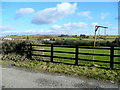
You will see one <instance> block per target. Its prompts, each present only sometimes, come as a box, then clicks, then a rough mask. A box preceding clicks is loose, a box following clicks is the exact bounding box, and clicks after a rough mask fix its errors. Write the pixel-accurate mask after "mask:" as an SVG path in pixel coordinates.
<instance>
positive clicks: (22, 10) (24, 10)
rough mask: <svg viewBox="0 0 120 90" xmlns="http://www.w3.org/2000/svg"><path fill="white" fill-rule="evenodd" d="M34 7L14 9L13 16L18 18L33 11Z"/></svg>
mask: <svg viewBox="0 0 120 90" xmlns="http://www.w3.org/2000/svg"><path fill="white" fill-rule="evenodd" d="M34 11H35V10H34V9H32V8H20V9H19V10H17V11H16V17H15V18H20V17H23V16H26V15H29V14H31V13H34Z"/></svg>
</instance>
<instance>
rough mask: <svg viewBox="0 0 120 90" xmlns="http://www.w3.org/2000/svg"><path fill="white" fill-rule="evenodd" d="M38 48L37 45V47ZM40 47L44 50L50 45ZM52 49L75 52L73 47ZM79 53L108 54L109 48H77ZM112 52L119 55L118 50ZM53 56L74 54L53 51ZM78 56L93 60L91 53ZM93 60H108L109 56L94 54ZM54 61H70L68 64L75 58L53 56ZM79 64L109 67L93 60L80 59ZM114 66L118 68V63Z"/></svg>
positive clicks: (48, 53) (116, 60)
mask: <svg viewBox="0 0 120 90" xmlns="http://www.w3.org/2000/svg"><path fill="white" fill-rule="evenodd" d="M38 48H39V47H37V49H38ZM42 48H44V50H50V47H42ZM103 48H104V47H103ZM54 51H64V52H75V48H63V47H54ZM33 53H39V52H33ZM79 53H95V54H106V55H110V50H104V49H96V50H95V51H94V49H83V48H79ZM114 54H115V55H119V54H118V50H115V52H114ZM44 55H49V56H50V52H44ZM54 56H60V57H70V58H75V54H68V53H54ZM79 58H80V59H90V60H93V55H82V54H79ZM46 59H47V60H50V58H46ZM94 60H100V61H110V57H109V56H94ZM54 61H59V62H64V63H70V64H74V63H75V60H72V59H71V60H70V59H60V58H54ZM118 61H119V60H118V58H117V57H115V58H114V62H118ZM79 64H82V65H91V64H96V65H98V66H102V67H108V68H109V67H110V64H109V63H102V62H93V61H91V62H90V61H80V60H79ZM114 68H120V67H118V64H116V65H114Z"/></svg>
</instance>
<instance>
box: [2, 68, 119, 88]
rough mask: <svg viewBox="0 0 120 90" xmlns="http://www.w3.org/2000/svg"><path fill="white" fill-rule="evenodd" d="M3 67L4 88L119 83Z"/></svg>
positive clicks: (89, 85) (91, 86) (116, 86)
mask: <svg viewBox="0 0 120 90" xmlns="http://www.w3.org/2000/svg"><path fill="white" fill-rule="evenodd" d="M0 68H2V88H118V84H117V83H111V82H105V81H104V82H103V81H98V80H95V79H88V78H85V77H79V78H77V77H72V76H67V75H61V74H49V73H45V72H41V71H32V70H24V69H19V68H13V67H12V68H11V67H1V66H0Z"/></svg>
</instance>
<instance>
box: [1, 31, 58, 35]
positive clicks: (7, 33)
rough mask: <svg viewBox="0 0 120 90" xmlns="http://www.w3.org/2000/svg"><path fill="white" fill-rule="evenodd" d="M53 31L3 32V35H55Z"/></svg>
mask: <svg viewBox="0 0 120 90" xmlns="http://www.w3.org/2000/svg"><path fill="white" fill-rule="evenodd" d="M55 32H56V31H53V30H24V31H3V32H2V35H3V36H6V35H35V34H53V33H55Z"/></svg>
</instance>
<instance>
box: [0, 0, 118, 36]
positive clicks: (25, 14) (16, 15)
mask: <svg viewBox="0 0 120 90" xmlns="http://www.w3.org/2000/svg"><path fill="white" fill-rule="evenodd" d="M0 10H1V9H0ZM0 20H2V23H0V30H1V32H2V36H6V35H35V34H77V35H80V34H87V35H92V34H94V26H95V25H103V26H107V27H108V29H107V34H108V35H117V34H118V28H117V27H118V3H117V2H3V3H2V18H0ZM100 34H104V29H101V32H100Z"/></svg>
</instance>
